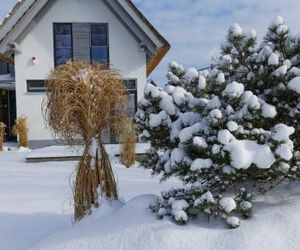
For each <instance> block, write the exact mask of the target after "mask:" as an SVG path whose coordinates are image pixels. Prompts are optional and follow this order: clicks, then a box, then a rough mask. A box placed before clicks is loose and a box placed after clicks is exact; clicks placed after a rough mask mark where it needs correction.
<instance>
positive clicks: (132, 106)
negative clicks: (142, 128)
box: [124, 79, 137, 118]
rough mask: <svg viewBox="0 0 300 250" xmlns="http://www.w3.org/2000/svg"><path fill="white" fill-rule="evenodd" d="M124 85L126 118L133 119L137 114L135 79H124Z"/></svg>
mask: <svg viewBox="0 0 300 250" xmlns="http://www.w3.org/2000/svg"><path fill="white" fill-rule="evenodd" d="M124 84H125V86H126V88H127V92H128V103H129V109H128V116H129V117H131V118H134V117H135V113H136V112H137V89H136V80H135V79H125V80H124Z"/></svg>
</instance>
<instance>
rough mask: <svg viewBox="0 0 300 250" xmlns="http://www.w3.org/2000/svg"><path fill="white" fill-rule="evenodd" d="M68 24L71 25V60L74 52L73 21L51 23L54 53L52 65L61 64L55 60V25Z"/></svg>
mask: <svg viewBox="0 0 300 250" xmlns="http://www.w3.org/2000/svg"><path fill="white" fill-rule="evenodd" d="M59 24H60V25H70V27H71V58H70V60H73V58H74V53H73V49H74V46H73V23H53V53H54V66H55V67H57V66H59V65H61V64H58V62H57V60H56V59H57V58H56V56H57V54H56V34H55V25H59Z"/></svg>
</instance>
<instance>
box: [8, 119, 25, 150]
mask: <svg viewBox="0 0 300 250" xmlns="http://www.w3.org/2000/svg"><path fill="white" fill-rule="evenodd" d="M12 133H13V135H14V136H17V137H18V142H19V147H25V148H28V146H29V143H28V127H27V117H25V116H21V117H18V118H17V119H16V121H15V125H14V126H13V128H12Z"/></svg>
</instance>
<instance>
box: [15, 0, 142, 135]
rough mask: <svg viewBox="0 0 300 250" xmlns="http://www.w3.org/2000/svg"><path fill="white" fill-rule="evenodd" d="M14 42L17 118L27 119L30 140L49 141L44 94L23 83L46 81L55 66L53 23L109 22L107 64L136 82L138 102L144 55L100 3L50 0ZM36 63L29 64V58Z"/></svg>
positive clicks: (81, 0) (119, 23)
mask: <svg viewBox="0 0 300 250" xmlns="http://www.w3.org/2000/svg"><path fill="white" fill-rule="evenodd" d="M49 2H50V3H48V4H47V6H46V7H45V9H43V10H42V12H41V13H40V14H39V15H38V16H37V17H36V18H35V20H34V21H33V22H32V23H31V25H30V27H28V29H27V30H25V31H24V34H23V35H22V36H21V37H20V38H19V40H18V41H17V42H18V43H19V44H20V47H21V50H22V52H21V53H19V54H16V55H15V71H16V98H17V115H18V116H21V115H26V116H27V117H28V126H29V140H31V141H34V140H43V141H47V140H51V139H52V136H51V134H50V131H49V129H47V128H46V125H45V123H44V121H43V118H42V115H41V105H42V100H43V97H44V94H43V93H27V89H26V80H34V79H46V78H47V75H48V74H49V72H50V70H51V69H53V67H54V52H53V23H55V22H62V23H64V22H65V23H68V22H69V23H74V22H89V23H93V22H97V23H108V26H109V54H110V63H111V64H113V65H114V67H115V68H116V69H118V70H119V71H120V73H121V75H122V76H123V77H124V78H135V79H137V87H138V99H140V98H141V97H142V95H143V88H144V84H145V82H146V55H145V53H144V52H140V49H139V44H138V42H137V41H136V40H135V39H134V38H133V36H132V35H131V34H130V33H129V32H128V30H127V29H126V28H125V27H124V25H123V24H122V23H121V22H120V21H119V20H118V19H117V18H116V17H115V16H114V14H113V13H112V12H111V11H110V10H109V9H108V8H107V7H106V5H105V4H104V3H103V2H102V0H84V1H83V0H52V1H49ZM33 56H35V57H36V58H37V64H33V63H32V57H33Z"/></svg>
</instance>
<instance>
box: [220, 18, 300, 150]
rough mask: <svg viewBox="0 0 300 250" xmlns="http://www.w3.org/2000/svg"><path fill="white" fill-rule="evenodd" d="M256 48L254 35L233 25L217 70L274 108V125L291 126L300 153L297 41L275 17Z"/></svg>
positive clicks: (299, 48)
mask: <svg viewBox="0 0 300 250" xmlns="http://www.w3.org/2000/svg"><path fill="white" fill-rule="evenodd" d="M255 44H256V36H255V31H252V32H250V33H246V32H244V31H243V30H242V29H241V27H240V26H239V25H237V24H234V25H232V27H231V28H230V29H229V31H228V35H227V38H226V41H225V43H224V44H223V45H222V47H221V57H220V66H219V68H220V69H221V70H222V71H223V72H224V74H225V75H226V77H228V79H230V80H231V81H240V82H243V83H244V84H245V87H246V89H247V90H251V91H253V92H254V93H255V94H257V95H259V96H260V97H261V98H263V99H264V100H266V101H267V102H268V103H270V104H272V105H274V106H275V107H276V109H277V112H278V115H277V117H276V119H274V120H273V121H274V123H273V124H275V123H276V122H282V123H285V124H287V125H289V126H293V127H294V128H295V130H296V131H295V133H294V135H293V137H292V139H293V142H294V144H295V148H296V149H297V150H300V124H299V122H298V121H299V119H300V105H299V102H300V68H299V67H300V37H299V36H294V35H292V34H291V33H290V30H289V28H288V27H287V26H286V25H285V24H284V21H283V19H282V18H281V17H277V18H275V19H274V21H273V22H272V23H271V24H270V26H269V28H268V31H267V34H266V35H265V37H264V40H263V42H262V43H261V45H260V46H259V47H258V48H255Z"/></svg>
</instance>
